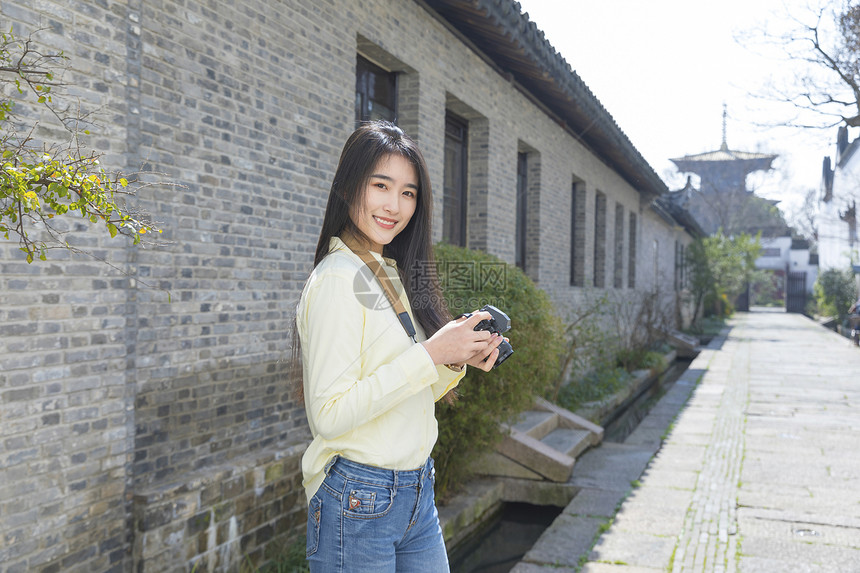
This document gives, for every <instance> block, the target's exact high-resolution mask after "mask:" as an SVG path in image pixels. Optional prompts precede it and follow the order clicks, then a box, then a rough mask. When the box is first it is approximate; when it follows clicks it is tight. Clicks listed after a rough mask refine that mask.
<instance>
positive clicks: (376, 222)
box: [350, 154, 418, 254]
mask: <svg viewBox="0 0 860 573" xmlns="http://www.w3.org/2000/svg"><path fill="white" fill-rule="evenodd" d="M363 195H364V197H363V199H362V200H361V203H360V204H359V205H358V209H356V210H355V211H354V212H353V213H352V214H351V215H350V218H351V219H352V222H353V223H355V226H356V227H358V229H359V230H360V231H361V232H362V233H364V234H365V235H366V236H367V238H369V239H370V242H371V244H370V250H372V251H375V252H377V253H380V254H382V247H383V246H384V245H387V244H388V243H390V242H391V241H392V240H394V237H396V236H397V235H398V234H399V233H400V231H402V230H403V229H405V228H406V225H408V224H409V220H410V219H411V218H412V215H413V213H415V208H416V206H417V205H418V174H417V173H416V172H415V168H414V167H413V166H412V163H410V162H409V160H408V159H406V158H405V157H403V156H401V155H397V154H391V155H386V156H385V157H383V158H382V159H380V160H379V163H377V164H376V167H375V168H374V169H373V171H372V172H371V174H370V178H369V179H368V181H367V187H366V188H365V189H364V193H363Z"/></svg>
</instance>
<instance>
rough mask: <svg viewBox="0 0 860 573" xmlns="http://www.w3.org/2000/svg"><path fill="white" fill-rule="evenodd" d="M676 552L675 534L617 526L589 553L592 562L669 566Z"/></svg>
mask: <svg viewBox="0 0 860 573" xmlns="http://www.w3.org/2000/svg"><path fill="white" fill-rule="evenodd" d="M674 551H675V537H674V536H672V537H660V536H657V535H648V534H646V533H638V532H633V531H622V530H620V529H616V528H615V527H614V526H613V527H612V529H611V530H610V534H609V535H603V536H601V538H600V539H599V540H598V542H597V543H596V544H595V546H594V548H593V549H592V550H591V553H590V554H589V556H588V559H589V561H604V562H609V563H624V564H626V565H634V566H638V567H651V568H654V569H665V568H666V567H667V566H668V565H669V561H670V560H671V559H672V553H673V552H674Z"/></svg>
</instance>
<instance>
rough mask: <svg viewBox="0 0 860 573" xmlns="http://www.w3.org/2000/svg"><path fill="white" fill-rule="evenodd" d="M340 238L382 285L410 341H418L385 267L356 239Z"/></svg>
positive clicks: (410, 319)
mask: <svg viewBox="0 0 860 573" xmlns="http://www.w3.org/2000/svg"><path fill="white" fill-rule="evenodd" d="M341 240H342V241H343V242H344V244H345V245H346V246H347V248H349V250H350V251H352V252H353V253H355V254H356V255H357V256H358V258H360V259H361V260H362V261H364V264H365V265H367V267H368V268H369V269H370V271H371V272H372V273H373V275H374V276H375V277H376V280H377V282H379V285H380V286H381V287H382V290H383V292H384V293H385V298H387V299H388V302H390V303H391V306H392V307H393V308H394V312H395V313H396V314H397V318H398V319H400V324H401V325H402V326H403V330H405V331H406V334H407V335H408V336H409V338H411V339H412V342H418V341H417V340H416V339H415V326H413V325H412V318H410V316H409V313H408V312H406V307H404V306H403V302H402V301H401V300H400V297H399V296H397V291H396V290H395V289H394V285H393V284H392V283H391V277H389V276H388V273H386V272H385V269H383V268H382V265H381V264H380V262H379V261H378V260H376V257H374V256H373V255H372V254H371V253H370V251H368V250H367V249H363V248H361V247H360V246H359V245H358V241H356V240H355V239H354V238H353V237H349V236H344V237H341Z"/></svg>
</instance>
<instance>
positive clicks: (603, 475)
mask: <svg viewBox="0 0 860 573" xmlns="http://www.w3.org/2000/svg"><path fill="white" fill-rule="evenodd" d="M652 455H653V454H652V453H651V451H650V450H649V449H643V448H640V447H636V446H628V445H625V444H613V443H604V444H603V445H602V446H601V447H600V448H597V449H593V450H589V451H588V452H586V453H585V455H583V456H582V457H580V458H579V459H578V460H577V463H576V466H575V467H574V468H573V475H572V476H571V481H572V483H573V484H574V485H577V486H579V487H582V488H592V489H604V490H616V491H622V492H627V491H628V490H629V489H630V487H631V485H630V484H631V482H632V481H633V480H636V479H639V476H641V475H642V471H643V470H644V469H645V467H646V466H647V465H648V462H649V460H650V459H651V456H652Z"/></svg>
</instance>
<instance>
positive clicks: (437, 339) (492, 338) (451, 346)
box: [421, 312, 504, 372]
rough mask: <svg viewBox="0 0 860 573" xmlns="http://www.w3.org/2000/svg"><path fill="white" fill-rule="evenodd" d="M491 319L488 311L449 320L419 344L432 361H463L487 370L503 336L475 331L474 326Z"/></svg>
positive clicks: (459, 362)
mask: <svg viewBox="0 0 860 573" xmlns="http://www.w3.org/2000/svg"><path fill="white" fill-rule="evenodd" d="M492 318H493V317H492V315H491V314H490V313H489V312H475V313H473V314H472V316H470V317H468V318H466V317H464V318H460V319H457V320H452V321H451V322H449V323H448V324H446V325H445V326H443V327H442V328H440V329H439V330H438V331H437V332H436V334H434V335H433V336H431V337H430V338H429V339H428V340H425V341H424V342H422V343H421V344H423V345H424V348H425V349H426V350H427V353H428V354H429V355H430V358H431V359H432V360H433V363H434V364H463V363H466V364H469V365H470V366H474V367H476V368H480V369H481V370H484V371H487V372H488V371H489V370H490V369H491V368H492V367H493V364H495V362H496V358H498V356H499V351H498V350H497V347H498V346H499V344H501V342H502V340H504V337H502V336H501V335H498V334H491V333H489V332H487V331H486V330H475V326H476V325H477V324H478V323H479V322H481V321H482V320H491V319H492ZM484 359H486V362H483V360H484Z"/></svg>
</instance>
